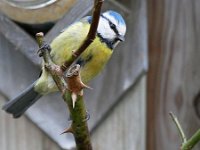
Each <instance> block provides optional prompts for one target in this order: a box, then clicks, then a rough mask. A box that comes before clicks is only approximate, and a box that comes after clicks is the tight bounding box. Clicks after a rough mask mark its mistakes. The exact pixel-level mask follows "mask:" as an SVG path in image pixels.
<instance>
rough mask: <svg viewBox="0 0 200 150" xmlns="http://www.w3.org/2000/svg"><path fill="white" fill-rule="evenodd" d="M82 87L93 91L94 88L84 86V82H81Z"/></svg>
mask: <svg viewBox="0 0 200 150" xmlns="http://www.w3.org/2000/svg"><path fill="white" fill-rule="evenodd" d="M81 86H82V88H86V89H90V90H93V88H92V87H90V86H88V85H86V84H84V83H83V82H81Z"/></svg>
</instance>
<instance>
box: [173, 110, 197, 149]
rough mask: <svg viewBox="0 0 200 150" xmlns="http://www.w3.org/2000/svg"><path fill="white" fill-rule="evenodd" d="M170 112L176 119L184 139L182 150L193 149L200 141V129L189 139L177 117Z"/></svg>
mask: <svg viewBox="0 0 200 150" xmlns="http://www.w3.org/2000/svg"><path fill="white" fill-rule="evenodd" d="M169 114H170V116H171V118H172V120H173V121H174V123H175V125H176V127H177V129H178V131H179V134H180V137H181V139H182V145H181V150H192V148H193V147H194V146H195V145H196V144H197V143H198V142H199V141H200V129H199V130H198V131H197V132H196V133H195V134H194V135H193V136H192V137H191V138H190V139H189V140H187V139H186V136H185V134H184V132H183V129H182V127H181V125H180V123H179V121H178V119H177V117H176V116H175V115H174V114H173V113H172V112H170V113H169Z"/></svg>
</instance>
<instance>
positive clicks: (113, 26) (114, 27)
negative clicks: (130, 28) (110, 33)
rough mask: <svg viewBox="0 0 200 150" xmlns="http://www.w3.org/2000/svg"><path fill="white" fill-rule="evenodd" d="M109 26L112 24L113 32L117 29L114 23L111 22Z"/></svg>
mask: <svg viewBox="0 0 200 150" xmlns="http://www.w3.org/2000/svg"><path fill="white" fill-rule="evenodd" d="M109 24H110V28H111V29H113V30H114V29H116V26H115V24H113V23H111V22H110V23H109Z"/></svg>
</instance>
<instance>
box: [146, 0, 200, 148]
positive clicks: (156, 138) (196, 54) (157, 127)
mask: <svg viewBox="0 0 200 150" xmlns="http://www.w3.org/2000/svg"><path fill="white" fill-rule="evenodd" d="M199 6H200V2H199V1H195V0H190V1H189V0H185V1H178V0H173V1H168V0H150V1H148V18H149V19H148V20H149V21H148V32H149V38H148V39H149V45H148V47H149V72H148V91H147V98H148V99H147V103H148V104H147V105H148V106H147V108H148V110H147V112H148V113H147V117H148V118H147V123H148V125H147V149H148V150H169V149H173V150H178V149H180V145H181V140H180V138H179V136H178V133H177V130H176V127H175V126H174V124H173V122H172V120H170V118H169V112H170V111H172V112H174V113H175V114H176V115H177V117H178V118H179V121H180V123H181V125H182V126H183V129H184V131H185V133H186V135H187V136H189V137H190V136H191V135H192V134H193V133H194V132H195V131H196V130H197V129H198V128H199V126H200V123H199V120H198V118H197V115H196V114H195V111H194V107H193V102H194V98H195V97H196V95H198V93H199V92H200V80H199V76H200V69H199V58H200V50H199V49H200V45H199V39H200V32H199V23H200V19H198V18H199V17H198V14H199V12H200V11H199V9H198V7H199ZM197 149H199V147H198V146H197Z"/></svg>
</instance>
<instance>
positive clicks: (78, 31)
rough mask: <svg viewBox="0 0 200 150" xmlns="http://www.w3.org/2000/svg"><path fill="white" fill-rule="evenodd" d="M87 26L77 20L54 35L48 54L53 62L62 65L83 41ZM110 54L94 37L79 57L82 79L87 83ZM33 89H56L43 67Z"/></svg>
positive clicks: (44, 92)
mask: <svg viewBox="0 0 200 150" xmlns="http://www.w3.org/2000/svg"><path fill="white" fill-rule="evenodd" d="M89 28H90V24H89V23H83V22H77V23H75V24H73V25H71V26H69V27H68V28H67V29H66V30H65V31H64V32H63V33H61V34H60V35H59V36H58V37H56V38H55V39H54V40H53V41H52V43H51V48H52V50H51V53H50V54H51V57H52V60H53V62H54V63H55V64H57V65H62V64H63V63H64V62H65V61H67V60H68V59H69V58H70V57H71V55H72V51H73V50H77V49H78V48H79V47H80V45H81V44H82V43H83V41H84V39H85V38H86V36H87V33H88V31H89ZM111 54H112V50H111V49H110V48H108V47H107V45H106V44H105V43H102V42H101V40H100V38H99V37H96V38H95V40H94V41H93V42H92V43H91V44H90V46H89V47H88V48H87V49H86V50H85V51H84V52H83V54H81V57H80V61H82V64H81V72H80V73H81V79H82V81H83V82H84V83H87V82H89V81H90V80H91V79H93V78H94V77H95V76H96V75H97V74H98V73H99V72H100V71H101V70H102V69H103V68H104V66H105V64H106V63H107V61H108V60H109V58H110V56H111ZM78 62H79V60H78ZM78 62H77V63H78ZM35 89H36V91H38V92H40V93H42V94H47V93H50V92H54V91H57V87H56V85H55V83H54V81H53V79H52V77H51V75H50V74H49V73H48V72H46V71H45V69H43V72H42V75H41V77H40V78H39V79H38V81H37V83H36V87H35Z"/></svg>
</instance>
